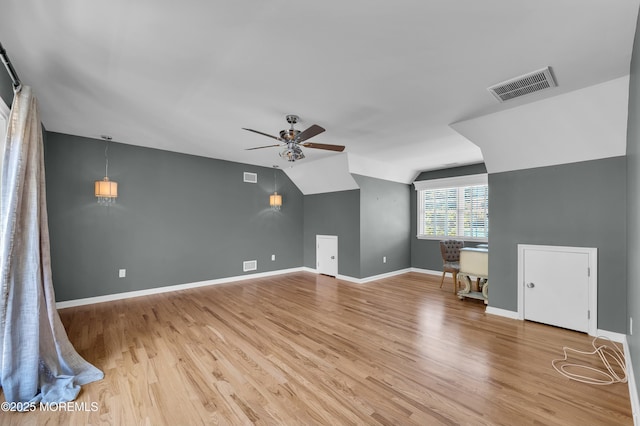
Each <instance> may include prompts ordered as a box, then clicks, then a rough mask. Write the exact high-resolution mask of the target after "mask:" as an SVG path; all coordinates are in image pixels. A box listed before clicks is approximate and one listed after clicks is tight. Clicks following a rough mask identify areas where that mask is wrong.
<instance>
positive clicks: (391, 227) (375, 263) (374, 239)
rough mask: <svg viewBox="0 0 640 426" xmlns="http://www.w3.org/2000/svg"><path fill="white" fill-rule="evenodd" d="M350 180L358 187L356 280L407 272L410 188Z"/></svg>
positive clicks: (361, 178)
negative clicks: (385, 260)
mask: <svg viewBox="0 0 640 426" xmlns="http://www.w3.org/2000/svg"><path fill="white" fill-rule="evenodd" d="M353 178H354V179H355V181H356V182H357V183H358V186H359V187H360V276H361V277H371V276H374V275H380V274H384V273H387V272H392V271H398V270H401V269H405V268H409V267H410V266H411V233H410V231H411V213H410V211H409V206H410V191H411V189H410V186H409V185H406V184H402V183H396V182H390V181H387V180H382V179H375V178H372V177H367V176H360V175H353ZM383 256H386V258H387V262H386V263H383V261H382V258H383Z"/></svg>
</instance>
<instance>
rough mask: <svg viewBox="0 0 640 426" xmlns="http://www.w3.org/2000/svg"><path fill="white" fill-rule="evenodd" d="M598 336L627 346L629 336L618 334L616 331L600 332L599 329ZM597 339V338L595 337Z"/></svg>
mask: <svg viewBox="0 0 640 426" xmlns="http://www.w3.org/2000/svg"><path fill="white" fill-rule="evenodd" d="M596 336H600V337H606V338H607V339H609V340H612V341H614V342H617V343H622V344H623V345H626V344H627V335H626V334H622V333H616V332H614V331H607V330H600V329H598V331H597V334H596ZM594 337H595V336H594Z"/></svg>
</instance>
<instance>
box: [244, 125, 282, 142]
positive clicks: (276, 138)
mask: <svg viewBox="0 0 640 426" xmlns="http://www.w3.org/2000/svg"><path fill="white" fill-rule="evenodd" d="M242 130H248V131H250V132H253V133H257V134H259V135H263V136H268V137H270V138H273V139H275V140H278V141H279V140H281V139H280V138H279V137H277V136H272V135H270V134H267V133H263V132H259V131H257V130H253V129H246V128H244V127H243V128H242Z"/></svg>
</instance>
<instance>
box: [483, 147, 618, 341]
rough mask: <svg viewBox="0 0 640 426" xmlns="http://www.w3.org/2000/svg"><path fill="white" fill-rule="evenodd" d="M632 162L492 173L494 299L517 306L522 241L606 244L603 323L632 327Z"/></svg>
mask: <svg viewBox="0 0 640 426" xmlns="http://www.w3.org/2000/svg"><path fill="white" fill-rule="evenodd" d="M625 170H626V160H625V157H615V158H608V159H603V160H595V161H587V162H581V163H574V164H564V165H560V166H551V167H542V168H535V169H528V170H519V171H513V172H505V173H494V174H490V175H489V205H490V206H491V231H490V237H489V245H490V248H491V251H490V255H489V276H490V277H491V288H490V292H491V297H490V298H489V304H490V305H491V306H493V307H496V308H501V309H506V310H510V311H517V308H518V307H517V244H542V245H560V246H577V247H597V248H598V328H600V329H603V330H608V331H613V332H619V333H624V332H625V331H626V297H627V286H626V282H627V272H626V264H627V262H626V249H627V238H626V226H625V222H626V203H625V200H626V195H627V194H626V171H625Z"/></svg>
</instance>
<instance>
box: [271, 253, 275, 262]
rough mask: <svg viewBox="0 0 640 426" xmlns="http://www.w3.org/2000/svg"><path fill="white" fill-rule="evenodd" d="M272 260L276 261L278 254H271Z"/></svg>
mask: <svg viewBox="0 0 640 426" xmlns="http://www.w3.org/2000/svg"><path fill="white" fill-rule="evenodd" d="M271 261H272V262H275V261H276V255H275V254H272V255H271Z"/></svg>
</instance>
